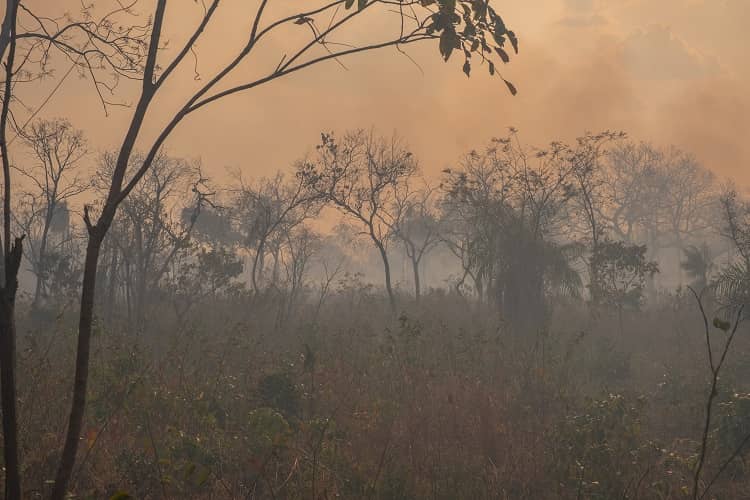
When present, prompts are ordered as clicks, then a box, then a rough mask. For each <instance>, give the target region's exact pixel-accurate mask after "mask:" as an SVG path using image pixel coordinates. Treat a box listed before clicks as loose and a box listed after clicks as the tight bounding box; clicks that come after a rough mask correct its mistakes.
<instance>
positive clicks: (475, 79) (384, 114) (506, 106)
mask: <svg viewBox="0 0 750 500" xmlns="http://www.w3.org/2000/svg"><path fill="white" fill-rule="evenodd" d="M196 8H198V7H196V6H194V5H192V2H191V3H190V5H186V6H183V7H180V9H185V10H188V9H196ZM222 8H223V9H226V11H225V13H224V14H222V17H220V18H219V20H220V21H221V26H220V27H221V29H214V30H212V31H209V32H208V33H207V35H209V38H208V39H207V40H206V41H204V42H203V43H201V45H200V46H199V47H198V53H199V55H200V60H199V61H200V73H201V78H203V79H205V78H207V77H208V75H210V74H211V69H212V68H215V67H217V66H218V64H219V63H220V62H222V61H225V60H226V59H227V58H228V57H229V55H230V54H231V50H230V47H237V46H238V44H239V43H240V42H241V33H240V31H241V30H240V29H239V28H238V29H236V30H233V29H232V28H231V27H230V26H235V25H236V26H240V27H241V26H244V24H243V23H240V22H239V21H237V19H236V17H238V16H235V15H234V14H237V12H234V11H233V10H232V9H239V8H240V7H236V6H233V5H230V4H228V5H227V6H224V7H222ZM498 8H499V9H500V10H501V11H502V12H504V13H505V17H506V21H507V23H508V24H509V25H510V26H512V27H513V28H514V29H515V30H516V31H517V33H518V34H519V36H520V38H521V42H522V45H521V54H520V55H519V56H517V57H515V58H513V60H512V62H511V64H509V65H507V66H505V67H503V68H500V70H501V72H502V74H503V76H504V77H505V78H507V79H509V80H511V81H512V82H514V83H515V84H516V86H517V87H518V88H519V95H518V96H517V97H511V96H510V94H509V93H508V92H507V89H506V88H505V86H504V85H503V83H502V80H500V79H499V78H492V77H490V76H489V74H488V73H487V69H486V67H482V66H481V65H479V64H476V65H475V66H474V67H473V70H472V76H471V78H470V79H467V78H466V77H465V76H464V75H463V74H462V72H461V64H462V62H463V61H462V60H460V57H459V55H456V56H454V58H453V59H452V60H450V61H449V62H448V63H444V62H443V61H442V60H441V59H440V57H439V56H438V51H437V47H434V46H431V45H430V46H423V47H417V48H411V49H410V50H409V51H408V53H409V56H410V57H405V56H403V55H402V54H400V53H398V52H397V51H395V50H384V51H380V52H376V53H370V54H366V55H362V56H356V57H354V58H351V59H347V60H344V61H342V62H343V64H344V66H345V67H342V66H340V65H338V64H337V63H335V62H331V63H328V64H326V65H323V66H320V67H317V68H313V69H311V70H309V71H305V72H300V73H299V74H296V75H292V76H289V77H287V78H285V79H284V80H280V81H278V82H276V83H274V84H272V85H270V86H268V87H264V88H258V89H255V90H253V91H252V92H250V93H248V94H246V95H241V96H237V97H233V98H231V99H229V100H227V101H224V102H222V103H219V104H217V105H216V106H212V107H210V108H209V109H206V110H205V111H201V112H199V113H197V114H196V115H195V116H193V117H191V118H190V119H189V120H188V121H186V122H185V124H184V125H181V126H180V128H178V130H177V132H176V133H175V135H174V136H173V138H172V139H171V140H170V141H169V143H168V148H169V150H170V153H171V154H173V155H179V156H187V157H202V159H203V163H204V164H205V165H206V169H207V171H208V172H209V173H210V174H212V175H214V176H216V177H219V178H222V177H223V176H224V171H225V167H228V166H231V167H235V168H240V169H242V170H243V171H245V172H246V173H247V175H250V176H255V175H268V174H270V173H272V172H274V171H276V170H277V169H284V168H287V167H288V166H289V165H290V164H291V163H292V162H293V161H294V160H295V159H297V158H299V157H301V156H303V155H304V154H306V153H307V152H309V151H311V149H312V147H313V146H314V145H315V143H316V142H317V141H318V139H319V134H320V132H321V131H340V132H342V131H343V130H345V129H349V128H356V127H370V126H373V125H374V126H375V127H376V128H378V129H379V130H380V131H382V132H383V133H386V134H388V133H391V132H393V131H397V132H398V133H400V134H401V135H402V136H404V138H405V140H406V141H407V142H408V143H409V144H410V145H411V147H412V149H413V150H414V152H415V153H416V154H417V156H418V157H419V158H420V163H421V167H422V169H423V170H424V171H425V173H426V174H427V175H428V176H437V175H438V173H439V172H440V170H442V169H443V168H444V167H445V166H448V165H451V164H454V163H455V162H456V161H457V160H458V158H460V156H461V155H463V154H464V153H465V152H466V151H468V150H470V149H472V148H481V147H482V146H483V145H484V144H485V143H486V142H487V141H488V139H489V138H491V137H493V136H498V135H501V134H503V133H504V132H505V130H506V129H507V127H509V126H515V127H518V128H519V129H520V131H521V137H522V138H523V139H524V140H526V141H527V142H530V143H546V142H548V141H550V140H555V139H562V140H572V139H574V138H575V137H576V136H578V135H580V134H583V133H584V132H585V131H587V130H591V131H597V130H601V129H615V130H624V131H626V132H628V133H629V134H630V135H631V137H633V138H635V139H644V140H649V141H651V142H654V143H657V144H665V145H670V144H671V145H675V146H677V147H680V148H682V149H685V150H688V151H690V152H692V153H694V154H696V156H697V157H698V158H699V159H700V160H701V161H702V162H703V163H704V164H705V165H707V166H708V167H710V168H711V169H713V170H714V171H715V172H716V173H717V174H719V175H722V176H734V177H736V178H737V179H738V180H739V181H740V182H747V181H748V180H750V179H748V178H747V174H745V173H744V172H745V170H746V168H745V167H746V166H747V164H748V163H750V146H748V145H747V140H746V138H747V137H748V134H749V133H750V113H748V110H749V109H750V101H749V100H750V97H748V96H747V93H746V89H747V88H748V84H750V70H748V69H747V67H746V65H745V63H744V60H743V57H742V52H743V51H742V48H741V46H742V45H743V43H742V40H743V37H745V38H746V35H745V34H744V33H745V32H744V26H745V25H746V23H745V24H743V23H744V21H745V20H750V19H749V18H750V14H748V12H747V11H748V10H750V9H747V4H746V2H745V1H744V0H719V1H712V2H707V1H700V0H691V1H688V2H685V1H678V0H666V1H664V2H659V3H656V4H654V2H646V1H645V0H627V1H621V2H605V1H602V0H543V1H540V2H513V3H511V2H504V3H503V5H499V6H498ZM252 10H253V9H251V8H249V7H248V8H243V10H242V13H241V14H242V15H241V16H239V17H241V18H242V19H243V20H244V19H245V17H246V15H248V14H249V13H251V12H252ZM194 17H195V16H193V17H190V16H180V15H177V14H174V13H173V15H172V16H171V18H170V20H171V23H172V24H171V25H169V28H168V29H169V30H170V32H171V33H172V34H173V35H174V44H177V43H179V40H180V38H181V37H184V36H185V35H186V33H188V32H189V30H188V29H187V28H186V26H183V25H182V24H181V23H183V24H187V22H188V20H194V19H193V18H194ZM243 22H244V21H243ZM370 29H372V30H374V29H377V28H375V27H372V28H370ZM286 41H287V39H275V40H273V43H272V44H271V45H270V46H269V48H268V49H269V50H268V53H267V55H264V56H263V57H261V58H260V59H258V60H255V61H254V63H253V64H251V65H248V66H247V67H243V68H242V69H241V71H240V74H239V75H238V80H241V79H242V77H243V76H245V77H246V76H247V75H250V74H253V73H254V72H255V71H257V69H258V68H259V67H264V66H265V65H267V64H268V63H270V62H272V61H275V60H276V58H277V57H278V55H279V54H280V53H283V50H282V48H283V45H284V43H285V42H286ZM188 66H190V64H188ZM193 76H194V68H193V67H188V68H185V69H184V71H183V72H182V74H181V75H180V78H182V81H183V82H184V83H181V85H180V86H177V87H175V88H170V89H169V92H168V97H167V102H166V104H165V105H164V106H162V107H160V108H159V109H158V110H157V113H155V114H154V116H152V117H150V118H149V122H148V125H147V132H148V133H150V134H154V133H155V132H156V131H157V130H158V129H159V125H160V123H161V121H162V120H163V119H164V117H165V116H166V115H167V114H168V112H169V110H170V109H172V107H173V106H174V104H176V103H177V102H178V101H179V96H180V95H185V94H186V93H187V92H188V91H189V89H190V88H195V86H196V85H198V84H200V81H194V80H193ZM123 90H124V91H127V90H128V87H127V85H125V86H124V87H123ZM123 100H124V101H125V102H129V101H130V102H131V103H132V99H128V97H127V96H126V97H125V98H124V99H123ZM30 101H31V102H34V101H35V99H30ZM96 106H97V104H96V98H95V97H94V96H93V95H92V92H91V89H90V88H87V87H86V86H85V85H83V84H82V83H81V82H80V81H77V80H76V79H70V80H69V81H68V82H66V84H65V85H64V86H63V88H62V89H61V91H60V93H59V95H58V96H57V97H56V100H55V102H54V103H53V104H52V105H51V106H50V108H49V110H48V111H49V112H51V113H52V114H53V115H65V116H69V117H70V119H71V121H72V122H73V123H74V124H76V125H77V126H79V127H81V128H83V129H84V130H86V132H87V133H88V134H89V137H90V139H91V142H92V143H94V144H97V145H99V147H100V148H101V149H107V148H111V147H113V146H116V145H117V142H118V140H119V138H120V137H121V136H122V134H123V130H124V125H125V123H126V122H127V118H128V116H129V114H130V110H129V109H120V108H116V109H113V110H112V111H113V113H112V116H111V117H109V118H104V117H103V116H102V114H101V113H100V112H98V110H97V107H96ZM162 113H163V116H161V114H162Z"/></svg>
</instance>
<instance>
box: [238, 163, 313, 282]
mask: <svg viewBox="0 0 750 500" xmlns="http://www.w3.org/2000/svg"><path fill="white" fill-rule="evenodd" d="M238 184H239V185H240V187H239V188H238V189H236V190H235V192H234V196H233V213H232V217H233V218H234V222H235V223H234V226H235V227H236V231H237V233H238V234H239V235H240V243H241V245H242V246H243V247H244V248H246V249H247V250H249V251H250V254H251V261H252V264H251V267H250V283H251V285H252V289H253V291H254V292H255V294H256V296H257V295H260V294H261V293H262V292H264V291H265V285H264V283H263V274H264V268H265V263H266V257H268V256H269V255H270V257H271V258H273V264H274V265H273V269H272V273H271V279H270V282H269V283H268V285H269V286H271V287H274V286H276V285H277V284H278V283H277V280H278V268H279V258H280V256H281V255H280V252H281V247H282V246H283V245H284V244H285V242H286V241H285V239H286V238H287V236H288V235H289V234H291V233H292V232H293V231H294V230H295V228H297V227H299V226H301V225H302V224H303V223H304V222H305V221H306V220H307V219H309V218H311V217H315V216H316V215H317V214H318V213H319V212H320V207H321V200H322V199H321V196H320V195H319V194H318V193H314V192H311V191H309V190H308V189H306V185H305V181H304V179H302V178H301V177H299V176H297V177H292V178H287V177H285V176H284V175H283V174H280V173H279V174H277V175H275V176H274V177H271V178H262V179H260V180H258V181H257V182H255V183H252V184H250V183H245V182H244V181H243V180H242V178H241V177H240V176H238Z"/></svg>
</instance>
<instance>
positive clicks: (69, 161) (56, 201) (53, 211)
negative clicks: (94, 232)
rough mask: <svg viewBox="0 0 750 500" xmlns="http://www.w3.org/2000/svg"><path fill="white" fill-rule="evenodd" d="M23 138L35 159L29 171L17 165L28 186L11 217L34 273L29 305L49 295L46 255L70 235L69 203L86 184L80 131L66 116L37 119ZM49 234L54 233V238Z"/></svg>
mask: <svg viewBox="0 0 750 500" xmlns="http://www.w3.org/2000/svg"><path fill="white" fill-rule="evenodd" d="M22 137H23V138H24V140H25V142H26V143H27V144H28V146H29V148H30V149H31V151H32V152H33V155H34V159H35V160H36V162H37V163H36V165H34V166H33V167H31V168H29V169H21V168H17V170H18V172H20V173H21V175H23V176H24V177H25V178H26V180H27V181H28V183H29V184H30V185H31V189H29V190H28V192H27V193H26V196H24V198H23V199H22V201H23V205H24V208H22V209H20V210H16V213H15V216H14V217H15V219H16V221H17V224H18V225H19V227H20V228H21V230H22V232H23V234H26V236H27V238H26V241H27V246H26V252H25V255H26V258H27V259H28V261H29V262H30V263H31V268H32V271H33V272H34V274H35V275H36V285H35V287H34V299H33V302H32V309H33V308H35V307H36V306H38V305H39V301H40V299H41V298H42V297H43V296H44V295H45V294H46V293H47V281H48V279H49V276H48V274H49V272H50V266H49V262H48V260H49V259H48V254H49V253H52V254H53V255H54V254H56V253H57V251H58V250H59V249H60V248H61V247H62V246H64V244H65V243H66V242H67V240H68V239H69V238H70V234H69V227H68V226H69V212H68V206H69V204H68V202H69V201H70V200H71V199H72V198H74V197H76V196H78V195H80V194H82V193H83V192H85V191H86V190H87V189H88V188H89V187H90V182H86V180H85V176H84V175H82V174H81V172H80V170H81V166H82V165H81V162H82V160H83V159H84V158H85V156H86V154H87V152H88V150H87V145H86V141H85V139H84V138H83V133H82V132H81V131H80V130H76V129H74V128H73V126H72V125H71V124H70V122H68V121H67V120H61V119H58V120H39V121H37V122H35V123H33V124H32V125H31V127H30V130H29V131H28V132H23V133H22ZM50 232H53V233H58V234H57V236H58V238H57V240H56V241H54V242H53V241H51V234H50ZM53 245H54V246H53Z"/></svg>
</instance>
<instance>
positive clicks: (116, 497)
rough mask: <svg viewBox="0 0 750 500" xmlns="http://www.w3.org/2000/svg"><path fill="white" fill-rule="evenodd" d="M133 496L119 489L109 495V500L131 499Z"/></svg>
mask: <svg viewBox="0 0 750 500" xmlns="http://www.w3.org/2000/svg"><path fill="white" fill-rule="evenodd" d="M132 498H133V497H131V496H130V495H128V494H127V493H125V492H124V491H118V492H117V493H115V494H114V495H112V496H111V497H109V500H131V499H132Z"/></svg>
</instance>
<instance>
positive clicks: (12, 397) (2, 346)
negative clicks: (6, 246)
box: [0, 238, 23, 500]
mask: <svg viewBox="0 0 750 500" xmlns="http://www.w3.org/2000/svg"><path fill="white" fill-rule="evenodd" d="M22 241H23V240H22V238H16V242H15V245H13V247H12V249H11V250H10V252H9V253H8V255H6V258H5V286H4V287H2V290H0V393H1V395H0V400H1V401H2V410H3V440H4V443H3V444H4V446H3V458H4V459H5V498H6V500H20V498H21V475H20V468H21V467H20V459H19V456H18V455H19V454H18V416H17V413H16V317H15V302H16V291H17V290H18V268H19V267H20V265H21V258H22V255H23V249H22Z"/></svg>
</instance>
